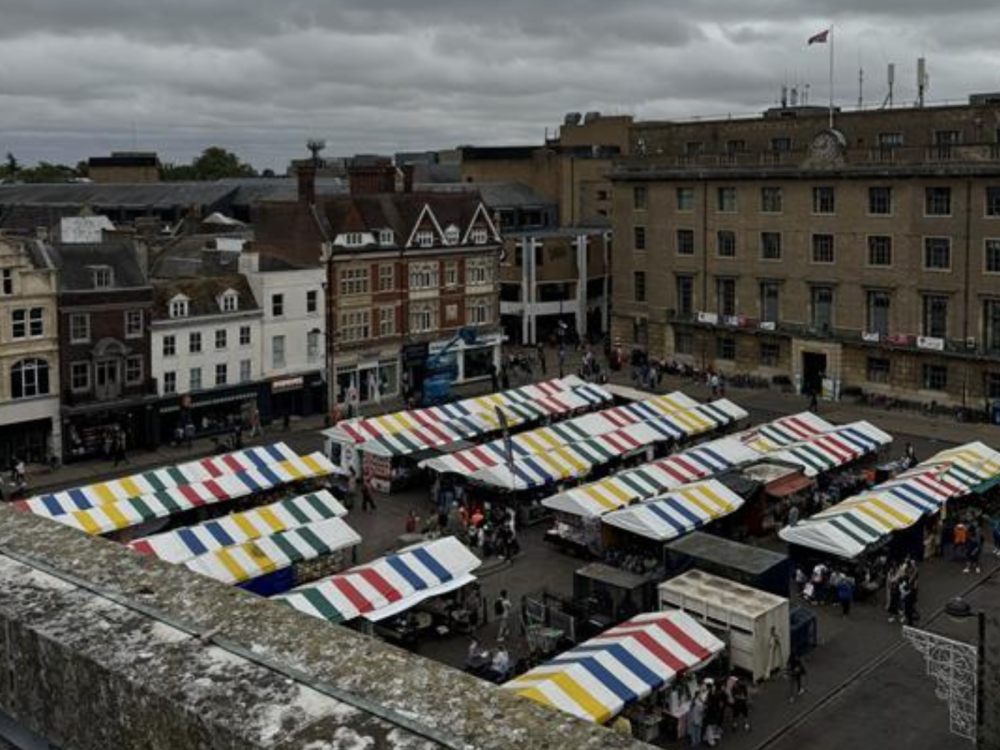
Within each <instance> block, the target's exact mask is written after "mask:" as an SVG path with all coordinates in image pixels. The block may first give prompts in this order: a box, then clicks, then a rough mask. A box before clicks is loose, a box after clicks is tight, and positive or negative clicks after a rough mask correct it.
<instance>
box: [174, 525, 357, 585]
mask: <svg viewBox="0 0 1000 750" xmlns="http://www.w3.org/2000/svg"><path fill="white" fill-rule="evenodd" d="M360 543H361V537H360V536H358V533H357V532H356V531H354V529H352V528H351V527H350V526H348V525H347V523H346V522H345V521H344V520H343V519H342V518H331V519H329V520H326V521H319V522H317V523H313V524H309V525H307V526H300V527H299V528H296V529H290V530H288V531H283V532H279V533H277V534H272V535H270V536H265V537H262V538H260V539H255V540H254V541H250V542H244V543H243V544H237V545H234V546H231V547H223V548H222V549H219V550H216V551H214V552H209V553H207V554H204V555H199V556H198V557H194V558H191V559H190V560H187V561H186V562H185V563H184V565H185V566H186V567H187V568H189V569H190V570H193V571H194V572H195V573H201V574H202V575H205V576H208V577H209V578H214V579H215V580H217V581H222V582H223V583H232V584H236V583H245V582H246V581H252V580H253V579H255V578H260V577H261V576H264V575H267V574H268V573H273V572H275V571H277V570H283V569H285V568H288V567H291V566H292V565H296V564H298V563H301V562H306V561H308V560H315V559H316V558H318V557H323V556H325V555H331V554H333V553H334V552H337V551H338V550H342V549H347V548H349V547H354V546H356V545H358V544H360Z"/></svg>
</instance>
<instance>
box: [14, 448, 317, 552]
mask: <svg viewBox="0 0 1000 750" xmlns="http://www.w3.org/2000/svg"><path fill="white" fill-rule="evenodd" d="M335 471H336V469H335V468H334V466H333V464H331V463H330V461H329V459H327V458H326V457H325V456H324V455H323V454H322V453H314V454H312V455H310V456H302V457H298V456H296V457H295V458H292V459H288V460H285V461H281V462H280V463H276V464H272V465H270V466H261V467H259V468H253V469H249V470H247V471H239V472H236V473H234V474H223V475H222V476H219V477H217V478H215V479H210V480H208V481H205V482H199V483H194V484H188V485H184V486H180V487H173V488H169V489H164V490H160V491H158V492H153V493H150V494H144V495H139V496H137V497H130V498H128V499H127V500H119V501H117V502H111V503H105V504H103V505H99V506H96V507H93V508H89V509H86V510H71V509H70V510H69V512H63V513H60V514H58V515H53V516H51V518H52V519H53V520H55V521H58V522H59V523H62V524H65V525H67V526H72V527H73V528H77V529H80V530H81V531H84V532H86V533H88V534H93V535H97V534H107V533H109V532H112V531H119V530H121V529H127V528H131V527H133V526H138V525H140V524H142V523H146V522H147V521H152V520H154V519H157V518H165V517H167V516H171V515H175V514H177V513H182V512H184V511H187V510H190V509H191V508H197V507H199V506H201V505H212V504H215V503H222V502H226V501H229V500H235V499H238V498H241V497H247V496H249V495H252V494H254V493H256V492H263V491H266V490H270V489H273V488H275V487H280V486H282V485H285V484H291V483H292V482H296V481H300V480H304V479H314V478H318V477H323V476H328V475H330V474H333V473H334V472H335ZM29 502H30V501H29ZM22 509H23V510H28V511H33V510H34V508H33V507H32V506H29V505H25V506H23V507H22ZM40 515H48V514H47V513H42V514H40Z"/></svg>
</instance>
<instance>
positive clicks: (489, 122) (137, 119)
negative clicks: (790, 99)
mask: <svg viewBox="0 0 1000 750" xmlns="http://www.w3.org/2000/svg"><path fill="white" fill-rule="evenodd" d="M15 1H16V4H17V5H18V6H20V7H16V8H6V7H5V8H4V10H3V14H2V15H3V18H2V22H0V40H3V42H2V43H0V151H4V150H7V149H11V150H14V151H15V153H17V154H18V155H19V157H20V158H22V159H23V160H29V161H30V160H34V159H39V158H46V159H50V160H66V161H75V160H77V159H79V158H83V157H85V156H88V155H92V154H95V153H101V152H104V151H107V150H109V149H110V148H123V147H129V146H130V142H131V133H132V125H133V123H134V125H135V129H136V133H137V134H138V136H137V144H138V145H140V146H141V147H143V148H152V149H157V150H159V151H160V152H161V153H162V154H163V155H164V156H165V158H167V159H170V160H182V159H187V158H190V157H191V156H192V155H193V154H194V153H197V151H199V150H200V149H201V148H203V147H204V146H206V145H209V144H215V143H219V144H222V145H226V146H228V147H231V148H234V149H237V150H239V151H240V153H241V155H242V156H243V157H244V158H247V159H250V160H252V161H254V162H255V163H256V164H257V165H258V166H273V167H279V168H280V167H283V166H284V164H285V163H286V161H287V159H289V158H291V157H292V156H294V155H296V154H297V153H298V152H300V151H301V150H302V149H301V145H300V144H301V143H302V142H303V141H304V139H305V138H306V137H307V136H310V135H321V136H323V137H325V138H326V139H327V141H328V142H329V144H330V151H331V152H336V153H351V152H353V151H393V150H397V149H412V148H422V147H427V148H430V147H447V146H452V145H455V144H457V143H472V142H475V143H500V142H519V141H527V142H538V141H540V139H541V137H542V133H543V131H544V128H545V127H547V126H548V127H553V126H555V125H557V124H558V123H559V122H560V121H561V119H562V114H563V113H564V112H566V111H570V110H591V109H600V110H605V111H619V112H631V113H634V114H636V115H637V116H640V117H658V118H659V117H688V116H692V115H699V114H700V115H716V114H726V113H749V112H754V111H760V110H761V109H763V108H764V107H766V106H768V105H769V104H771V103H772V102H773V101H774V100H775V98H776V97H777V93H778V89H779V87H780V85H781V83H782V81H784V80H793V81H800V82H803V83H804V82H809V81H811V82H812V83H813V84H814V86H813V95H814V99H815V98H817V97H822V98H825V95H826V94H825V80H826V59H827V58H826V54H825V52H826V51H825V50H824V49H817V48H807V47H806V44H805V40H806V38H807V37H808V36H809V35H811V34H812V33H815V32H816V31H818V30H820V29H822V28H824V27H825V25H826V24H827V23H828V20H827V19H829V18H831V17H832V18H833V19H834V20H835V22H836V24H837V49H838V78H837V80H838V98H839V99H840V100H841V101H844V102H848V101H854V100H855V99H856V96H857V93H856V91H857V84H856V78H857V60H858V58H859V56H860V57H861V58H862V60H863V61H864V65H865V67H866V70H867V76H868V79H869V82H870V83H869V91H870V94H869V99H870V100H873V101H874V100H876V99H880V98H881V94H880V93H879V92H878V89H879V87H880V86H881V84H880V83H879V81H880V79H882V78H884V73H882V70H883V69H884V65H885V63H886V62H888V61H890V60H894V61H896V62H897V63H898V64H899V68H900V76H899V78H900V81H901V83H900V84H899V87H898V88H897V94H898V95H899V98H900V100H901V101H905V100H906V97H908V96H910V95H911V92H910V91H908V89H912V88H913V86H912V81H911V79H912V75H911V70H910V69H911V68H912V67H913V60H914V59H915V58H916V56H917V55H918V54H920V53H921V51H923V52H926V54H927V55H928V57H929V62H930V67H931V71H932V89H931V94H932V98H934V99H941V98H950V99H956V98H961V97H963V96H965V95H966V94H967V93H969V92H970V91H972V90H983V89H989V88H991V87H993V86H994V85H995V81H994V76H993V71H995V70H996V68H997V63H998V62H1000V60H998V55H997V53H995V52H994V51H993V50H994V48H995V43H994V42H993V40H992V35H991V31H992V30H993V29H995V28H996V27H997V23H998V21H1000V10H998V9H997V7H996V5H995V2H992V1H990V2H987V0H963V3H962V4H961V7H959V8H957V9H956V8H954V7H948V6H945V5H942V4H941V3H940V2H939V1H935V2H931V0H905V2H904V0H797V1H796V0H699V2H697V3H693V4H687V5H683V6H682V5H681V4H679V3H676V2H673V3H671V2H665V1H664V0H619V2H617V3H608V2H607V0H544V1H543V2H539V0H503V2H497V1H496V0H493V2H485V0H422V1H421V2H419V3H418V2H416V1H415V0H284V2H282V3H280V5H279V4H275V3H273V2H265V0H88V2H86V3H82V2H80V1H79V0H31V2H30V3H29V2H27V1H26V0H23V1H22V0H15ZM83 6H86V7H83ZM943 12H947V13H948V14H949V15H948V23H942V22H941V20H942V13H943Z"/></svg>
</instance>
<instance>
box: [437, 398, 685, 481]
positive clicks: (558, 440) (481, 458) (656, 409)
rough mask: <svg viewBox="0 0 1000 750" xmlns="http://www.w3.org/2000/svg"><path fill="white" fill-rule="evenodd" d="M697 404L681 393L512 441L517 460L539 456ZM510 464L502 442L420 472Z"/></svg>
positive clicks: (444, 459) (467, 470)
mask: <svg viewBox="0 0 1000 750" xmlns="http://www.w3.org/2000/svg"><path fill="white" fill-rule="evenodd" d="M697 406H698V402H697V401H695V400H694V399H692V398H690V397H689V396H686V395H684V394H683V393H681V392H679V391H678V392H676V393H670V394H667V395H664V396H656V397H653V398H649V399H645V400H643V401H637V402H635V403H632V404H625V405H623V406H616V407H614V408H611V409H604V410H601V411H596V412H591V413H589V414H584V415H581V416H579V417H574V418H573V419H568V420H566V421H564V422H559V423H556V424H553V425H550V426H545V427H538V428H536V429H534V430H529V431H527V432H522V433H521V434H519V435H514V436H512V437H511V438H510V441H509V442H510V448H511V452H512V454H513V456H514V457H515V458H527V457H529V456H537V455H539V454H541V453H545V452H547V451H550V450H552V449H553V448H559V447H564V446H567V445H570V444H572V443H577V442H580V441H583V440H588V439H590V438H594V437H597V436H599V435H604V434H607V433H609V432H615V431H617V430H621V429H622V428H623V427H627V426H629V425H634V424H638V423H640V422H649V421H655V420H658V419H660V418H661V417H664V416H668V415H670V414H675V413H677V412H681V411H686V410H691V409H694V408H696V407H697ZM506 462H507V448H506V441H504V440H503V439H502V438H501V439H499V440H493V441H491V442H489V443H485V444H483V445H480V446H475V447H472V448H469V449H467V450H464V451H460V452H458V453H454V454H452V455H449V456H441V457H438V458H433V459H430V460H427V461H424V462H423V463H422V464H421V468H426V469H430V470H431V471H435V472H438V473H440V474H445V473H454V474H469V473H475V472H477V471H482V470H484V469H489V468H491V467H493V466H498V465H500V464H504V463H506Z"/></svg>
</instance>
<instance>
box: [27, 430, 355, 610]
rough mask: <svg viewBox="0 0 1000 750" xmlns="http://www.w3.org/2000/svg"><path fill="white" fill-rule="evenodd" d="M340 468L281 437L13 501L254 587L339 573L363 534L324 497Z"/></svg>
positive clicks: (269, 588) (271, 588)
mask: <svg viewBox="0 0 1000 750" xmlns="http://www.w3.org/2000/svg"><path fill="white" fill-rule="evenodd" d="M340 473H341V472H340V471H339V470H338V469H337V467H335V466H334V465H333V464H332V463H331V462H330V461H329V460H328V459H327V458H326V457H325V456H324V455H323V454H322V453H314V454H311V455H304V456H300V455H299V454H298V453H296V452H295V451H294V450H292V449H291V448H290V447H288V446H287V445H286V444H284V443H276V444H273V445H264V446H257V447H252V448H246V449H243V450H238V451H235V452H232V453H229V454H225V455H220V456H212V457H208V458H203V459H197V460H193V461H187V462H184V463H181V464H178V465H175V466H170V467H166V468H160V469H152V470H149V471H145V472H140V473H136V474H131V475H128V476H124V477H121V478H119V479H115V480H111V481H107V482H96V483H93V484H89V485H85V486H81V487H75V488H72V489H68V490H63V491H60V492H55V493H47V494H44V495H39V496H37V497H33V498H30V499H28V500H24V501H21V502H18V503H16V504H15V507H16V508H17V509H19V510H21V511H24V512H29V513H33V514H35V515H39V516H43V517H46V518H49V519H51V520H53V521H56V522H58V523H62V524H64V525H67V526H71V527H73V528H75V529H78V530H80V531H83V532H85V533H87V534H90V535H94V536H104V537H106V538H108V539H111V540H113V541H118V542H121V543H125V544H128V545H129V546H130V547H131V549H133V550H134V551H136V552H137V553H139V554H144V555H149V556H152V557H157V558H159V559H162V560H164V561H166V562H170V563H172V564H175V565H184V566H186V567H187V568H189V569H190V570H192V571H195V572H197V573H200V574H202V575H205V576H208V577H210V578H214V579H216V580H219V581H222V582H224V583H228V584H233V585H240V586H242V587H244V588H247V589H249V590H253V591H257V592H258V593H272V592H275V591H282V590H287V589H289V588H291V587H292V586H294V585H295V584H296V583H297V582H298V583H301V582H304V581H305V580H312V579H314V578H316V577H319V576H321V575H324V574H326V573H329V572H332V571H334V570H339V569H343V568H344V567H345V566H346V565H347V564H348V563H349V561H350V553H351V551H352V550H353V549H354V548H355V547H356V546H357V545H358V544H359V543H360V541H361V537H360V536H359V535H358V534H357V532H355V531H354V530H353V529H352V528H351V527H350V526H349V525H348V524H347V522H346V521H345V520H344V516H345V515H346V514H347V511H346V509H345V508H344V507H343V505H341V504H340V502H339V501H338V500H337V499H336V498H335V497H334V496H333V495H332V494H331V493H330V491H329V489H328V488H327V486H328V484H329V482H330V481H331V480H332V479H333V478H334V477H336V476H337V475H338V474H340Z"/></svg>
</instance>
